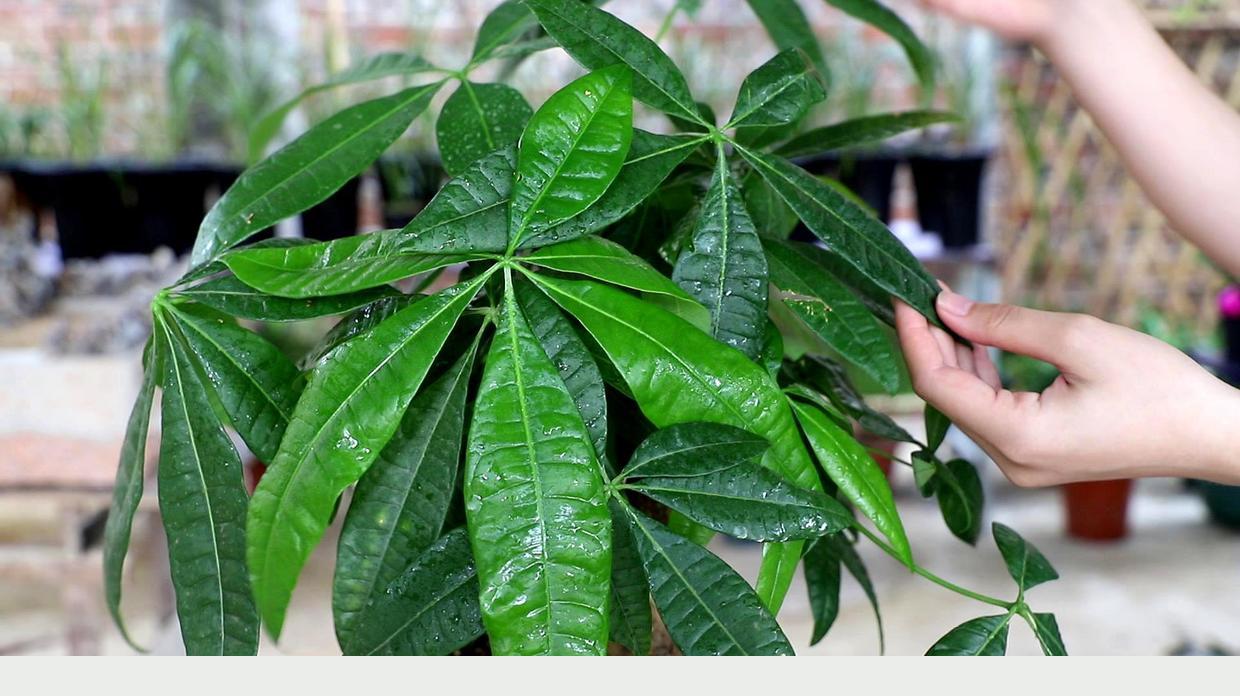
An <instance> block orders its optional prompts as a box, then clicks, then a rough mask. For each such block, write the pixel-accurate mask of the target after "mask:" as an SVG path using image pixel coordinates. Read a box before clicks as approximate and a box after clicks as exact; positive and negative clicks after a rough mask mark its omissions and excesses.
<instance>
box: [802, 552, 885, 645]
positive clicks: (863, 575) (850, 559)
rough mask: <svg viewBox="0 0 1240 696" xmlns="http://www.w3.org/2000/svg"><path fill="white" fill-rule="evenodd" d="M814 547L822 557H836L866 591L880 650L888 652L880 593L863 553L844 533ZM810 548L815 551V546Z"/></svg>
mask: <svg viewBox="0 0 1240 696" xmlns="http://www.w3.org/2000/svg"><path fill="white" fill-rule="evenodd" d="M814 547H817V551H816V553H817V554H821V555H822V556H820V557H826V558H830V559H834V562H835V563H837V564H839V563H842V564H843V565H844V567H845V568H847V569H848V574H849V575H851V576H853V579H854V580H856V581H857V584H858V585H860V586H861V591H862V592H864V593H865V596H866V599H868V600H869V601H870V608H871V609H873V610H874V621H875V623H876V624H877V625H878V648H879V652H880V653H881V652H886V650H887V638H886V635H885V634H884V631H883V614H882V612H881V611H879V608H878V593H877V592H875V591H874V583H873V582H872V581H871V580H870V573H869V571H867V570H866V568H865V561H862V560H861V555H860V554H858V553H857V549H856V548H855V547H854V546H853V544H852V542H850V541H849V540H848V539H847V538H846V537H845V536H844V535H842V534H835V535H832V536H826V537H823V538H821V539H819V540H818V541H816V542H814ZM810 550H811V551H814V549H813V548H811V549H810ZM806 556H807V557H806V570H808V569H809V562H810V561H809V558H808V552H807V554H806ZM824 618H825V617H824ZM828 628H829V626H828Z"/></svg>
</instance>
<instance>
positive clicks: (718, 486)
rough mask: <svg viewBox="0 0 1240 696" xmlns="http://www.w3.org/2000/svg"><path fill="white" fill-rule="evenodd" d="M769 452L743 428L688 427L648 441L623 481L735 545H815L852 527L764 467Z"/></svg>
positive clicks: (828, 504)
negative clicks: (810, 541)
mask: <svg viewBox="0 0 1240 696" xmlns="http://www.w3.org/2000/svg"><path fill="white" fill-rule="evenodd" d="M766 450H767V442H766V440H763V439H762V438H760V437H758V436H756V435H753V434H751V433H748V432H745V431H744V430H740V429H739V428H734V427H732V426H728V425H720V424H718V423H682V424H679V425H673V426H670V427H668V428H664V429H662V430H660V431H658V432H656V433H655V434H653V435H651V436H650V437H648V438H646V440H645V442H643V443H642V444H641V446H640V447H638V448H637V451H636V452H635V453H634V454H633V459H632V461H630V463H629V466H628V467H627V468H626V469H625V470H624V475H625V480H626V481H627V487H628V488H630V489H632V490H635V491H638V492H640V493H641V494H643V495H645V496H647V497H649V498H652V499H654V500H656V501H658V502H660V503H662V504H664V505H666V506H667V507H669V508H671V509H673V510H676V511H677V512H679V513H681V514H682V515H684V516H685V517H687V518H688V519H690V520H692V521H693V522H696V523H697V524H700V525H703V526H705V527H708V528H710V529H713V530H715V531H717V532H723V533H724V534H728V535H730V536H733V537H735V538H737V539H752V540H754V541H790V540H793V539H816V538H818V537H820V536H823V535H824V534H831V533H834V532H838V531H840V530H841V529H844V528H846V527H849V526H851V525H852V522H853V519H852V515H850V514H849V513H848V511H847V510H845V509H844V507H843V506H841V505H840V504H839V503H837V502H836V501H835V499H833V498H830V497H828V496H827V495H825V494H823V493H821V492H819V491H811V490H807V489H804V488H798V487H796V486H793V485H792V484H789V483H788V482H787V481H785V480H784V479H782V478H781V477H780V476H779V475H778V474H776V473H775V472H773V471H771V470H770V469H766V468H764V467H762V466H761V465H760V464H758V460H760V459H761V458H762V455H763V454H764V453H765V452H766Z"/></svg>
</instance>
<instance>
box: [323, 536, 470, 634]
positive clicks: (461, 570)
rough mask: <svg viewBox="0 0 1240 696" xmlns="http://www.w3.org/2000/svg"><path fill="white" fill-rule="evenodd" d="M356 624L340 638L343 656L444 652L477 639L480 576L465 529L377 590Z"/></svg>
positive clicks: (431, 550)
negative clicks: (345, 638)
mask: <svg viewBox="0 0 1240 696" xmlns="http://www.w3.org/2000/svg"><path fill="white" fill-rule="evenodd" d="M337 567H339V566H337ZM356 625H357V628H356V630H354V631H352V632H350V634H349V639H348V640H347V641H342V645H341V647H342V649H343V651H344V654H346V655H448V654H450V653H452V652H453V651H456V650H459V649H461V648H463V647H465V646H466V645H468V644H469V643H471V642H473V641H474V640H475V639H477V638H478V637H480V636H481V635H482V610H481V609H480V608H479V606H478V575H477V572H476V571H475V570H474V556H473V553H472V552H471V551H470V548H469V536H468V535H467V534H466V533H465V530H464V529H455V530H453V531H451V532H448V533H447V534H445V535H444V536H443V537H441V538H440V539H439V540H438V541H436V542H435V543H434V544H432V545H431V546H430V547H429V548H427V549H426V550H425V551H423V552H422V553H421V554H420V555H419V556H418V557H417V558H416V559H415V560H414V561H413V563H412V564H410V565H409V566H408V568H406V569H403V572H401V573H400V575H399V576H398V577H397V578H396V579H395V580H393V581H392V582H391V584H390V585H388V586H387V587H385V588H383V589H381V590H380V591H378V592H376V593H375V596H374V598H373V599H372V600H371V601H370V602H369V603H367V605H366V606H365V608H363V609H362V610H361V613H359V614H358V616H357V621H356Z"/></svg>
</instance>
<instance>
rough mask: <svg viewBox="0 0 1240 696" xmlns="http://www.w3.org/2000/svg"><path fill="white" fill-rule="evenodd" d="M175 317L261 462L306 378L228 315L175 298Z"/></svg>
mask: <svg viewBox="0 0 1240 696" xmlns="http://www.w3.org/2000/svg"><path fill="white" fill-rule="evenodd" d="M167 316H168V319H169V320H171V321H172V322H174V323H175V325H176V327H177V330H178V331H179V332H180V334H181V336H182V337H183V338H184V340H185V343H186V345H187V346H188V347H189V348H190V349H192V352H193V355H194V357H195V361H194V362H196V363H197V364H200V365H202V373H203V376H205V377H206V380H207V381H208V382H209V383H210V384H211V387H212V389H213V390H214V391H215V394H216V396H217V397H218V398H219V400H220V405H221V406H223V407H224V411H225V413H227V414H228V419H229V420H230V421H231V423H232V426H233V427H234V428H236V430H237V434H239V435H240V436H241V439H242V440H244V441H245V444H246V446H247V447H249V448H250V450H251V451H252V452H254V454H255V455H257V456H258V458H259V459H260V460H261V461H263V462H271V461H273V460H274V459H275V456H276V450H278V449H279V447H280V439H281V438H283V437H284V431H285V429H286V428H287V427H288V423H289V419H290V418H292V415H293V409H294V408H295V407H296V406H297V399H298V397H299V396H301V390H302V387H303V386H304V384H305V380H303V379H302V375H301V371H300V370H298V369H297V366H296V365H294V364H293V362H292V361H291V360H289V359H288V358H287V357H286V356H285V355H284V353H283V352H281V351H280V349H279V348H277V347H275V346H274V345H272V344H271V342H270V341H268V340H267V339H265V338H263V337H262V336H259V335H258V334H256V333H254V332H253V331H250V330H248V329H243V328H241V327H240V326H238V325H237V323H236V322H235V321H233V319H232V318H231V317H227V316H221V315H219V314H217V313H215V312H214V311H210V310H206V311H204V310H203V308H201V307H194V306H193V305H187V304H183V303H182V304H175V305H173V306H172V308H171V311H170V312H168V314H167Z"/></svg>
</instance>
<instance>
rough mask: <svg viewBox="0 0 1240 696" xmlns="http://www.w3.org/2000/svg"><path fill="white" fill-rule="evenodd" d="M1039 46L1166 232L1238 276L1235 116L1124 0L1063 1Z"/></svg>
mask: <svg viewBox="0 0 1240 696" xmlns="http://www.w3.org/2000/svg"><path fill="white" fill-rule="evenodd" d="M1061 7H1064V8H1068V9H1065V10H1064V14H1063V15H1061V17H1060V19H1061V21H1059V22H1057V23H1056V26H1055V27H1054V28H1053V29H1051V30H1050V31H1049V32H1048V33H1047V34H1046V35H1045V36H1043V37H1041V38H1040V39H1039V40H1038V44H1039V47H1040V48H1042V50H1043V51H1044V52H1045V53H1046V54H1047V55H1048V56H1049V57H1050V59H1051V60H1052V62H1054V64H1055V66H1056V67H1057V68H1058V69H1059V71H1060V73H1061V74H1062V75H1063V76H1064V77H1065V78H1066V79H1067V80H1068V82H1069V83H1070V84H1071V85H1072V88H1073V90H1074V92H1075V93H1076V95H1077V98H1078V99H1079V101H1080V102H1081V104H1082V105H1083V106H1084V107H1085V108H1086V109H1087V110H1088V111H1089V112H1090V114H1091V115H1092V116H1093V118H1094V120H1095V122H1096V123H1097V124H1098V126H1099V127H1101V128H1102V130H1103V132H1105V133H1106V135H1107V138H1108V139H1109V140H1110V141H1111V143H1112V144H1113V145H1114V146H1115V148H1116V150H1117V151H1118V152H1119V154H1120V156H1121V158H1122V159H1123V160H1124V163H1125V164H1126V166H1127V167H1128V169H1129V171H1130V172H1131V173H1132V174H1133V176H1134V177H1136V179H1137V181H1138V182H1139V183H1140V184H1141V186H1142V188H1143V189H1144V190H1145V192H1146V194H1147V195H1148V196H1149V197H1150V200H1151V201H1153V203H1154V204H1155V205H1156V206H1158V208H1159V209H1160V210H1162V211H1163V213H1164V214H1165V215H1166V216H1167V218H1168V220H1169V221H1170V222H1171V226H1172V227H1173V228H1174V229H1176V230H1177V231H1178V232H1180V233H1181V234H1183V235H1184V236H1185V237H1187V238H1188V239H1189V241H1191V242H1193V243H1194V244H1195V245H1197V246H1198V247H1199V248H1200V249H1201V250H1202V251H1204V252H1205V253H1206V255H1208V256H1209V257H1210V258H1211V259H1213V260H1214V262H1215V263H1217V264H1218V265H1219V266H1220V267H1222V268H1223V269H1224V270H1225V271H1227V272H1229V273H1231V274H1233V275H1237V276H1240V116H1238V115H1237V114H1236V113H1235V112H1233V111H1232V110H1231V109H1230V108H1229V107H1228V106H1227V105H1226V104H1225V103H1224V102H1223V101H1222V100H1220V99H1218V98H1217V97H1216V96H1214V95H1213V94H1212V93H1211V92H1210V91H1209V90H1207V89H1206V88H1205V87H1203V86H1202V85H1201V83H1200V82H1199V81H1198V79H1197V78H1196V76H1195V75H1193V73H1192V72H1191V71H1189V69H1188V68H1187V67H1186V66H1185V65H1184V64H1183V63H1182V62H1181V61H1180V60H1179V58H1178V57H1177V56H1176V55H1175V54H1174V53H1173V52H1172V51H1171V49H1170V48H1169V47H1168V46H1167V45H1166V43H1164V42H1163V40H1162V38H1161V37H1160V36H1159V35H1158V33H1157V32H1156V31H1155V30H1154V29H1153V28H1152V27H1151V26H1149V24H1148V23H1147V22H1146V21H1145V19H1144V17H1143V16H1142V15H1141V13H1140V11H1139V10H1137V9H1136V8H1135V7H1134V6H1133V5H1132V4H1131V2H1129V0H1063V2H1062V5H1061Z"/></svg>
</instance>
